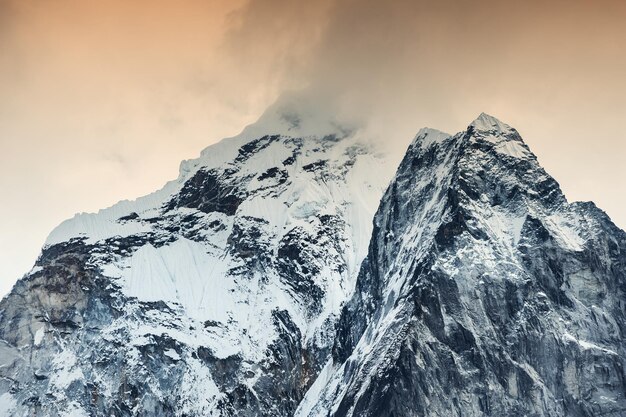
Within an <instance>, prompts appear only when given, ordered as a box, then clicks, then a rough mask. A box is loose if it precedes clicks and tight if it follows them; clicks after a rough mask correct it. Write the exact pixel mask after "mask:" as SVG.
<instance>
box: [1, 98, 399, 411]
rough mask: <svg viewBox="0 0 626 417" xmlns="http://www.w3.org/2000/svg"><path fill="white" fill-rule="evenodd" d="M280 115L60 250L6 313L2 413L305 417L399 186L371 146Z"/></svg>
mask: <svg viewBox="0 0 626 417" xmlns="http://www.w3.org/2000/svg"><path fill="white" fill-rule="evenodd" d="M274 110H276V109H273V110H270V111H269V112H268V114H266V115H265V117H264V119H262V120H261V121H260V122H259V123H258V124H257V125H255V126H251V127H250V128H248V129H247V130H246V131H244V133H243V134H242V135H240V136H239V137H236V138H233V139H227V140H225V141H223V142H221V143H219V144H218V145H215V146H213V147H211V148H208V149H207V150H206V151H205V152H204V153H203V155H202V157H201V158H199V159H198V160H195V161H189V162H185V163H183V165H182V167H181V176H180V178H179V179H178V180H177V181H174V182H172V183H169V184H168V185H166V187H165V188H164V189H163V190H161V191H158V192H156V193H155V194H153V195H150V196H147V197H144V198H141V199H139V200H137V201H134V202H122V203H120V204H118V205H116V206H114V207H112V208H109V209H106V210H103V211H101V212H100V213H98V214H94V215H85V214H83V215H78V216H77V217H75V218H74V219H72V220H69V221H68V222H66V223H64V224H62V225H61V226H60V227H59V228H57V229H56V230H55V231H54V232H53V233H52V234H51V235H50V237H49V239H48V242H47V245H46V247H45V248H44V250H43V252H42V255H41V257H40V258H39V260H38V261H37V264H36V266H35V268H34V269H33V270H32V271H31V273H30V274H28V275H27V276H26V277H25V278H24V279H22V280H21V281H20V282H19V283H18V284H17V285H16V286H15V288H14V289H13V291H12V292H11V294H9V295H8V296H7V297H6V298H5V299H4V300H3V301H2V302H1V304H0V315H1V321H0V395H1V396H2V397H0V409H2V411H4V409H6V410H8V411H7V412H8V414H9V415H31V414H35V415H50V416H58V415H67V416H70V415H71V416H76V415H98V416H100V415H102V416H112V415H115V416H134V415H186V416H205V415H220V416H258V415H267V416H287V415H293V413H294V412H295V409H296V407H297V405H298V403H299V401H300V399H301V398H302V397H303V396H304V393H305V392H306V390H307V389H308V387H309V386H310V385H311V384H312V383H313V381H314V379H315V377H316V376H317V374H318V373H319V371H320V369H321V368H322V366H323V365H324V363H325V362H327V360H328V359H329V358H330V352H331V348H332V344H333V341H334V329H335V322H336V319H337V317H338V316H339V313H340V308H341V305H342V303H343V302H344V301H345V300H347V299H348V298H349V297H350V295H351V293H352V290H353V288H354V284H355V281H356V279H355V278H356V275H357V274H356V272H357V271H358V269H359V267H360V263H361V261H362V259H363V258H364V257H365V254H366V253H367V244H368V241H369V236H370V235H371V229H372V226H371V218H372V216H373V214H374V212H375V210H376V207H377V205H378V202H379V200H380V197H381V196H382V194H383V192H384V188H385V187H386V185H387V182H388V181H389V179H390V177H391V175H392V171H391V170H388V169H387V170H386V169H385V164H384V159H383V157H382V156H381V155H379V154H378V153H376V152H375V151H374V150H373V148H372V147H371V146H369V145H365V144H363V143H362V141H361V140H360V139H359V137H358V134H354V133H351V132H349V131H345V130H341V129H339V128H336V127H332V126H331V127H328V128H326V129H322V130H321V131H311V130H310V129H309V130H308V131H304V130H303V129H302V128H300V126H294V125H293V123H292V118H290V119H289V120H291V122H289V123H288V124H287V125H285V123H286V121H285V120H283V119H281V114H282V113H281V111H280V110H281V109H278V111H274ZM268 118H270V119H273V120H271V123H270V122H268V120H267V119H268ZM259 124H260V125H261V128H259ZM264 124H265V125H268V124H269V125H270V126H269V127H268V126H265V127H263V125H264ZM268 130H269V131H276V130H277V131H278V132H279V133H280V134H272V135H268V134H265V131H268ZM385 172H387V174H385ZM385 175H387V176H386V177H385ZM0 415H3V413H2V412H0Z"/></svg>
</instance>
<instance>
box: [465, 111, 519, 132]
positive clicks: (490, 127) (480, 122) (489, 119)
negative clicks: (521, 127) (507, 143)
mask: <svg viewBox="0 0 626 417" xmlns="http://www.w3.org/2000/svg"><path fill="white" fill-rule="evenodd" d="M469 126H470V127H474V129H475V130H479V131H485V132H491V131H496V132H509V131H511V130H512V129H513V128H512V127H511V126H509V125H507V124H506V123H504V122H502V121H500V120H498V119H497V118H495V117H493V116H491V115H489V114H487V113H481V114H480V115H479V116H478V117H477V118H476V119H474V121H473V122H472V123H470V125H469Z"/></svg>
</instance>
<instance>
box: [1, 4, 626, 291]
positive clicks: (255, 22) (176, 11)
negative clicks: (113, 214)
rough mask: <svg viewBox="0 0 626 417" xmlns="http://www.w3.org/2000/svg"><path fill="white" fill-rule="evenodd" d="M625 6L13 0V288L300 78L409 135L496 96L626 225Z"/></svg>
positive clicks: (447, 123) (9, 121) (568, 189)
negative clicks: (67, 230) (67, 235)
mask: <svg viewBox="0 0 626 417" xmlns="http://www.w3.org/2000/svg"><path fill="white" fill-rule="evenodd" d="M624 22H626V2H623V1H618V0H612V1H608V0H596V1H590V0H588V1H587V0H586V1H582V0H569V1H561V0H556V1H550V2H546V1H537V0H530V1H525V2H520V1H495V0H493V1H492V0H489V1H469V0H440V1H390V2H382V1H379V2H376V1H371V0H321V1H308V2H307V1H293V0H250V1H244V0H176V1H175V0H169V1H166V0H150V1H148V0H107V1H85V0H0V196H1V202H2V204H0V231H1V233H0V267H1V268H0V295H2V294H4V293H6V292H7V291H8V290H9V289H10V287H11V285H12V284H13V283H14V282H15V281H16V280H17V279H18V278H20V277H21V275H22V274H24V273H25V272H27V271H28V270H29V269H30V267H31V266H32V264H33V263H34V261H35V259H36V257H37V254H38V252H39V250H40V247H41V245H42V244H43V242H44V240H45V238H46V236H47V234H48V233H49V232H50V231H51V230H52V228H53V227H54V226H56V225H57V224H59V223H60V222H61V221H62V220H64V219H66V218H68V217H71V216H72V215H73V214H74V213H76V212H83V211H97V210H98V209H100V208H103V207H107V206H110V205H112V204H113V203H115V202H117V201H118V200H121V199H131V198H135V197H138V196H140V195H143V194H147V193H149V192H151V191H154V190H156V189H158V188H160V187H161V186H162V185H163V184H164V183H165V182H166V181H168V180H170V179H173V178H175V177H176V175H177V171H178V165H179V163H180V161H181V160H183V159H189V158H193V157H196V156H197V155H198V154H199V153H200V151H201V150H202V149H203V148H205V147H206V146H208V145H210V144H212V143H215V142H216V141H218V140H219V139H221V138H223V137H227V136H232V135H235V134H237V133H238V132H239V131H241V130H242V129H243V127H244V126H245V125H246V124H249V123H251V122H253V121H254V120H255V119H256V118H257V117H258V116H259V115H260V114H261V113H262V112H263V110H264V109H265V108H266V107H267V106H268V105H270V104H271V103H272V102H274V101H275V100H276V99H277V98H278V97H279V96H280V95H281V94H282V93H284V92H286V91H292V90H302V91H305V93H303V94H309V93H310V97H311V100H315V101H318V102H319V108H320V111H323V109H327V108H330V106H329V103H333V104H337V103H339V105H340V107H341V108H342V109H344V111H345V112H346V117H348V118H350V119H351V120H354V121H357V122H358V123H361V124H363V125H364V126H367V128H368V129H371V131H372V132H373V134H375V135H377V137H379V138H380V140H381V141H385V143H388V146H389V147H390V148H392V149H394V151H397V152H398V153H400V152H401V151H402V150H403V149H404V148H405V147H406V146H407V145H408V143H409V141H410V140H411V139H412V136H413V135H414V134H415V132H417V130H419V128H421V127H423V126H429V127H434V128H438V129H441V130H444V131H447V132H450V133H455V132H457V131H460V130H462V129H464V128H465V127H466V125H467V124H468V123H469V122H470V121H471V120H472V119H474V118H475V117H476V116H477V115H478V114H479V113H481V112H487V113H490V114H492V115H494V116H496V117H498V118H500V119H501V120H503V121H505V122H507V123H508V124H510V125H512V126H514V127H515V128H517V129H518V130H519V131H520V133H521V134H522V136H523V137H524V139H525V140H526V142H527V143H528V145H529V146H530V148H531V149H532V150H533V151H534V152H535V154H536V155H537V157H538V158H539V161H540V163H541V164H542V165H543V166H544V168H545V169H546V170H547V171H548V172H549V173H550V174H551V175H553V176H554V177H555V178H556V179H557V181H559V183H560V184H561V185H562V188H563V189H564V192H565V194H566V196H567V197H568V198H569V200H570V201H575V200H593V201H594V202H596V204H597V205H598V206H599V207H600V208H602V209H604V210H605V211H606V212H607V213H608V214H609V215H610V216H611V218H612V219H613V221H615V222H616V224H617V225H618V226H620V227H622V228H625V227H626V209H624V207H625V206H626V185H625V184H624V174H623V172H624V165H626V133H624V132H625V129H624V126H623V124H624V121H625V119H626V117H625V116H626V99H625V97H626V81H625V79H624V74H626V29H625V26H624ZM312 92H314V94H313V93H312Z"/></svg>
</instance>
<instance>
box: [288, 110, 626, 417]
mask: <svg viewBox="0 0 626 417" xmlns="http://www.w3.org/2000/svg"><path fill="white" fill-rule="evenodd" d="M625 291H626V234H625V233H624V232H623V231H622V230H620V229H618V228H617V227H616V226H615V225H614V224H613V223H612V222H611V221H610V220H609V218H608V217H607V216H606V215H605V214H604V213H603V212H602V211H600V210H599V209H597V208H596V207H595V206H594V205H593V204H592V203H574V204H568V203H567V201H566V199H565V197H564V196H563V194H562V193H561V191H560V189H559V186H558V184H557V183H556V182H555V181H554V179H552V178H551V177H550V176H549V175H547V174H546V173H545V171H544V170H543V169H542V168H541V167H540V166H539V164H538V162H537V160H536V158H535V156H534V155H533V154H532V153H531V152H530V150H529V149H528V147H527V146H526V145H525V144H524V142H523V141H522V139H521V138H520V136H519V134H518V133H517V131H515V130H514V129H512V128H511V127H509V126H507V125H506V124H504V123H502V122H500V121H498V120H496V119H494V118H492V117H490V116H488V115H485V114H482V115H481V116H480V117H479V118H478V119H476V120H475V121H474V122H473V123H472V124H471V125H470V126H469V127H468V129H467V131H465V132H461V133H459V134H457V135H455V136H448V135H444V134H441V133H439V132H434V131H428V130H424V131H422V132H421V133H420V135H418V137H417V138H416V140H415V141H414V143H413V144H412V145H411V146H410V147H409V150H408V152H407V154H406V156H405V158H404V160H403V162H402V163H401V165H400V167H399V169H398V172H397V173H396V177H395V179H394V180H393V181H392V183H391V185H390V187H389V188H388V190H387V192H386V193H385V195H384V197H383V199H382V202H381V205H380V207H379V209H378V212H377V214H376V216H375V220H374V232H373V236H372V240H371V242H370V248H369V253H368V255H367V258H366V260H365V261H364V263H363V267H362V270H361V272H360V274H359V278H358V282H357V287H356V291H355V295H354V296H353V298H352V299H351V301H350V302H348V303H347V305H346V306H345V307H344V309H343V312H342V317H341V319H340V320H339V326H338V332H337V336H336V340H335V345H334V348H333V359H332V360H331V361H329V363H328V364H327V365H326V367H325V368H324V370H323V372H322V373H321V376H320V378H318V380H317V381H316V383H315V384H314V385H313V387H312V388H311V389H310V390H309V392H308V394H307V396H306V397H305V399H304V401H303V402H302V404H301V405H300V407H299V410H298V412H297V415H299V416H305V415H306V416H328V415H332V416H396V417H397V416H418V415H419V416H443V415H445V416H484V415H493V416H502V415H507V416H556V415H567V416H598V415H602V416H620V415H624V413H625V412H626V398H625V393H626V375H625V374H624V369H625V366H626V360H625V358H626V349H625V348H626V344H625V342H624V340H626V339H625V337H624V336H625V331H626V310H625V306H626V302H625V301H624V300H626V298H625V296H626V294H625Z"/></svg>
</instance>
